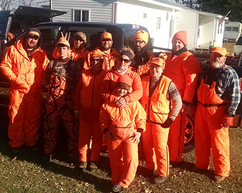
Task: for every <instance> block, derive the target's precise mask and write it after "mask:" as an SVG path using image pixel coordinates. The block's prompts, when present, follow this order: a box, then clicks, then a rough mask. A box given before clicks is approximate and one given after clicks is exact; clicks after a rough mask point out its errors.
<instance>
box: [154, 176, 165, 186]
mask: <svg viewBox="0 0 242 193" xmlns="http://www.w3.org/2000/svg"><path fill="white" fill-rule="evenodd" d="M166 180H168V177H165V176H157V177H156V178H155V179H154V183H155V184H156V185H159V184H162V183H164V182H165V181H166Z"/></svg>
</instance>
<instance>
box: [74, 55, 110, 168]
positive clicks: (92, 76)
mask: <svg viewBox="0 0 242 193" xmlns="http://www.w3.org/2000/svg"><path fill="white" fill-rule="evenodd" d="M103 57H104V54H103V52H101V51H100V50H93V51H92V52H91V68H90V69H88V70H84V71H83V72H82V76H81V79H80V81H79V84H78V87H77V91H76V96H75V116H76V118H77V119H80V126H79V144H78V149H79V155H80V158H79V160H80V168H82V169H84V168H86V167H87V166H88V169H91V170H94V169H96V168H97V166H96V162H97V161H98V159H99V154H100V151H101V147H102V138H103V135H102V133H101V129H100V125H99V112H100V108H101V106H102V104H103V102H104V99H103V98H102V97H101V96H100V85H101V82H102V80H103V78H104V77H105V75H106V71H105V70H103V69H102V64H103ZM91 139H92V150H91V151H89V146H90V141H91ZM87 161H88V164H87Z"/></svg>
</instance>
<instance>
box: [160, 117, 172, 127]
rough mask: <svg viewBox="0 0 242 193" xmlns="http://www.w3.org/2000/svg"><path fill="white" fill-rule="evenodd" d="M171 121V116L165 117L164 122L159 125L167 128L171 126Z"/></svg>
mask: <svg viewBox="0 0 242 193" xmlns="http://www.w3.org/2000/svg"><path fill="white" fill-rule="evenodd" d="M172 123H173V121H172V120H171V118H167V119H166V121H165V122H164V123H162V124H161V126H162V127H163V128H169V127H170V126H171V124H172Z"/></svg>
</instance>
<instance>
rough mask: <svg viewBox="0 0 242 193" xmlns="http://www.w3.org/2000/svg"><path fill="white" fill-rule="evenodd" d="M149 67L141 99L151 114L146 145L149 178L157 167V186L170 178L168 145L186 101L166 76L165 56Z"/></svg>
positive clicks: (154, 59) (147, 126) (143, 80)
mask: <svg viewBox="0 0 242 193" xmlns="http://www.w3.org/2000/svg"><path fill="white" fill-rule="evenodd" d="M161 57H162V56H161ZM148 65H149V66H150V74H151V75H150V76H146V77H144V78H142V85H143V89H144V93H143V97H142V98H141V100H140V102H141V104H142V106H143V107H144V109H145V111H146V113H147V118H146V122H147V124H146V131H145V132H144V133H143V146H144V150H145V159H146V166H147V169H148V171H147V174H146V175H147V176H152V175H153V174H154V170H155V167H156V166H155V165H156V164H157V174H158V176H157V177H156V178H155V179H154V183H155V184H161V183H163V182H165V181H166V180H167V179H168V175H169V150H168V146H167V140H168V134H169V127H170V126H171V124H172V122H173V121H174V120H175V118H176V117H177V115H178V113H179V111H180V109H181V107H182V100H181V96H180V94H179V92H178V90H177V88H176V86H175V84H174V83H173V82H172V81H171V79H169V78H167V77H166V76H163V75H162V72H163V70H164V67H165V57H164V56H163V58H158V57H153V58H151V59H150V61H149V62H148ZM154 153H155V156H154ZM155 158H156V160H155Z"/></svg>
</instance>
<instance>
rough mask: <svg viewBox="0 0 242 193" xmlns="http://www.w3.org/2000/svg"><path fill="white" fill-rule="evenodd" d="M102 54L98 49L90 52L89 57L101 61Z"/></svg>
mask: <svg viewBox="0 0 242 193" xmlns="http://www.w3.org/2000/svg"><path fill="white" fill-rule="evenodd" d="M103 56H104V53H103V52H102V51H101V50H99V49H95V50H93V51H92V52H91V57H92V58H100V59H103Z"/></svg>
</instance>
